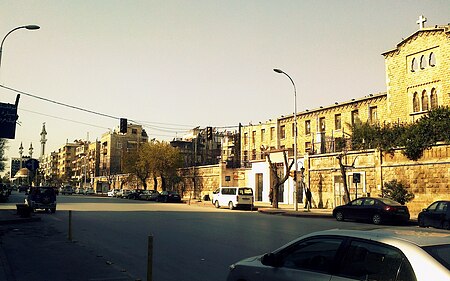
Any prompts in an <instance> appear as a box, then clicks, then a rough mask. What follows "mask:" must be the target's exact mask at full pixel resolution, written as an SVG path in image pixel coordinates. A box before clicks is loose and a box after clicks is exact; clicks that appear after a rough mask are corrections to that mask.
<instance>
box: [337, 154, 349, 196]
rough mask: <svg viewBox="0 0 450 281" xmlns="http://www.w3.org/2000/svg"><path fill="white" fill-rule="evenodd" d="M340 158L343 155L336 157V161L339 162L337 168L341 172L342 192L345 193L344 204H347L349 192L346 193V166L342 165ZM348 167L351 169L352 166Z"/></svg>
mask: <svg viewBox="0 0 450 281" xmlns="http://www.w3.org/2000/svg"><path fill="white" fill-rule="evenodd" d="M342 157H343V155H339V156H337V159H338V160H339V168H340V170H341V176H342V182H343V183H344V191H345V197H344V202H345V203H348V202H350V192H349V191H348V185H347V171H346V168H347V166H345V165H344V164H343V163H342ZM350 167H352V166H350Z"/></svg>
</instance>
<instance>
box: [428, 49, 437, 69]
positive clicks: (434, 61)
mask: <svg viewBox="0 0 450 281" xmlns="http://www.w3.org/2000/svg"><path fill="white" fill-rule="evenodd" d="M428 64H429V65H430V66H431V67H433V66H435V65H436V56H435V55H434V53H433V52H431V53H430V61H429V62H428Z"/></svg>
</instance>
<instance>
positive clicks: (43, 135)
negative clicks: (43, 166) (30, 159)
mask: <svg viewBox="0 0 450 281" xmlns="http://www.w3.org/2000/svg"><path fill="white" fill-rule="evenodd" d="M46 136H47V131H46V130H45V122H44V123H42V132H41V157H40V159H39V160H41V161H42V159H43V158H44V154H45V143H46V142H47V139H46V138H45V137H46Z"/></svg>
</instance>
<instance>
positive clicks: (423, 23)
mask: <svg viewBox="0 0 450 281" xmlns="http://www.w3.org/2000/svg"><path fill="white" fill-rule="evenodd" d="M426 21H427V18H426V17H424V16H423V15H421V16H420V17H419V20H418V21H416V23H417V24H418V25H419V29H423V28H424V27H425V22H426Z"/></svg>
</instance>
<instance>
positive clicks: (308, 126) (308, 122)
mask: <svg viewBox="0 0 450 281" xmlns="http://www.w3.org/2000/svg"><path fill="white" fill-rule="evenodd" d="M309 134H311V120H306V121H305V135H309Z"/></svg>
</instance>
